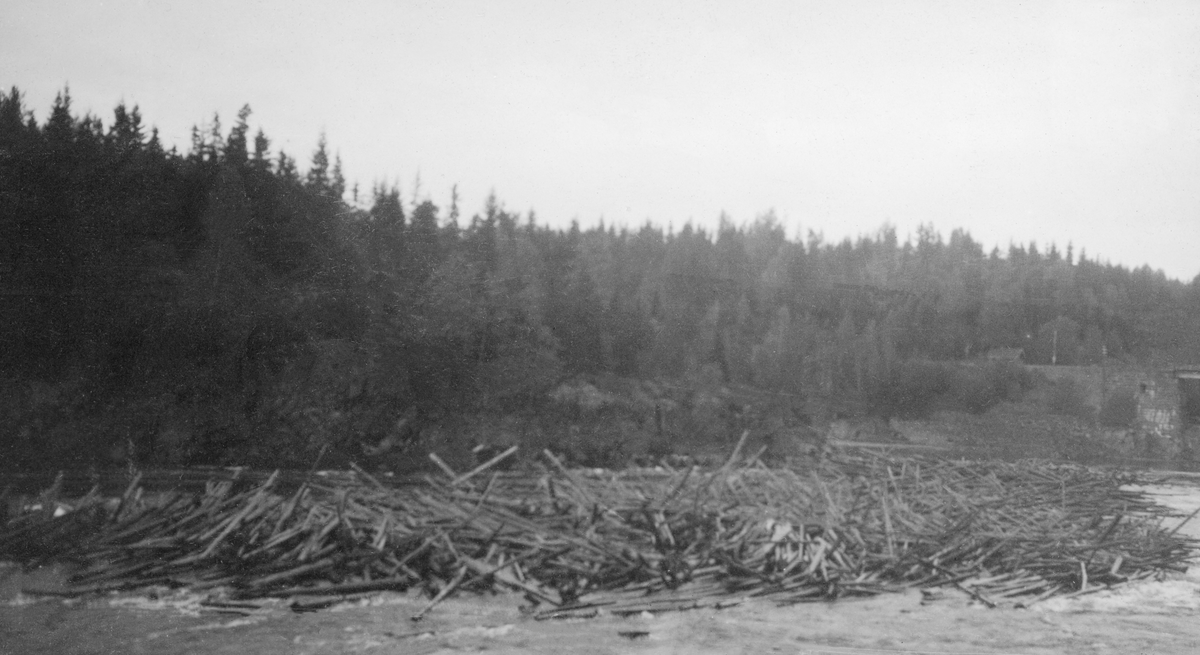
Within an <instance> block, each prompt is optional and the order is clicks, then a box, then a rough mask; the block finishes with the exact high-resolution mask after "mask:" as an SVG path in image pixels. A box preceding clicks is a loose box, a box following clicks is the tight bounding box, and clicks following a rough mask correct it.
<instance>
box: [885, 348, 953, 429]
mask: <svg viewBox="0 0 1200 655" xmlns="http://www.w3.org/2000/svg"><path fill="white" fill-rule="evenodd" d="M953 389H954V374H953V371H952V369H951V367H950V366H947V365H945V364H937V363H934V362H913V361H910V362H904V363H903V364H901V365H900V366H897V367H895V369H894V370H893V371H892V374H891V376H890V377H889V380H888V381H887V382H886V383H885V384H884V385H882V388H881V389H880V391H879V394H878V398H877V399H876V402H875V404H876V405H877V406H879V408H880V409H881V410H882V412H883V413H884V414H885V415H887V416H902V417H905V418H924V417H927V416H929V414H930V413H931V412H932V411H933V410H934V408H935V405H936V403H937V401H938V400H939V398H942V397H944V396H946V395H947V394H948V393H950V392H951V391H952V390H953Z"/></svg>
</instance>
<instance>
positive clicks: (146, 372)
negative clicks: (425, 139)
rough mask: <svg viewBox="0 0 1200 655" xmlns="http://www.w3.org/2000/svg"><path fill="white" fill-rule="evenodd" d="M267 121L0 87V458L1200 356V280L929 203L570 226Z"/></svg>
mask: <svg viewBox="0 0 1200 655" xmlns="http://www.w3.org/2000/svg"><path fill="white" fill-rule="evenodd" d="M249 117H250V108H249V107H245V108H243V110H242V111H241V112H239V113H238V115H237V116H236V117H235V118H234V120H233V121H232V125H231V126H229V127H228V129H226V128H224V127H223V125H222V121H221V120H220V118H219V117H217V116H214V117H213V118H212V120H211V121H210V122H209V123H208V124H207V125H205V126H203V127H198V128H195V129H194V131H193V137H192V143H191V147H190V148H189V149H188V151H187V152H179V151H178V150H177V149H175V148H171V149H165V148H164V146H163V144H162V143H161V142H160V139H159V136H158V133H157V130H155V129H153V128H149V127H147V125H146V123H145V122H144V119H143V117H142V116H141V115H140V113H139V110H138V108H137V107H133V108H130V107H127V106H125V105H124V104H122V105H118V106H117V107H116V109H115V110H114V112H113V115H112V117H111V118H110V119H107V120H102V119H101V118H100V117H97V116H92V115H84V116H79V115H77V114H75V113H73V111H72V107H71V99H70V95H69V93H68V92H67V91H65V90H64V91H63V92H62V93H61V94H60V95H59V97H58V98H57V100H56V101H55V103H54V105H53V107H52V108H51V109H50V113H49V115H48V117H47V118H46V120H44V121H43V122H40V123H39V122H38V121H36V120H35V119H34V116H33V114H32V113H31V111H30V110H29V108H28V107H26V106H25V105H24V102H23V99H22V95H21V93H20V91H19V90H18V89H16V88H13V89H12V90H11V91H10V92H9V93H8V94H6V95H5V94H0V233H2V234H3V235H4V236H3V238H2V239H0V343H2V344H3V348H0V371H2V379H0V385H2V386H0V391H2V395H0V398H2V399H3V400H2V401H0V424H2V429H3V432H4V435H5V436H4V442H3V455H0V457H3V458H4V459H5V460H6V461H9V462H14V463H19V462H24V463H36V462H46V461H70V462H75V463H84V462H93V463H95V462H100V463H102V464H104V463H111V462H112V461H114V460H116V461H119V460H121V459H126V460H135V461H138V462H149V463H165V462H169V463H175V464H180V463H221V464H228V463H257V464H264V463H265V464H276V465H306V464H307V463H310V462H312V461H313V459H314V457H315V456H316V453H318V452H320V451H321V450H329V448H328V447H329V446H332V451H333V452H334V454H335V455H336V453H339V452H340V453H342V454H343V455H342V456H343V457H349V456H350V455H357V456H360V457H361V452H362V451H363V450H364V448H366V447H364V446H363V444H379V443H380V442H381V440H384V441H386V439H387V438H389V436H395V435H394V433H396V432H397V431H398V430H401V427H402V428H403V429H404V430H409V431H412V430H414V429H415V428H413V427H412V426H415V425H421V426H446V425H450V424H452V423H453V422H454V421H456V420H461V417H462V416H464V415H467V414H472V415H489V416H496V417H513V416H532V415H537V414H539V413H544V412H545V411H546V410H545V406H546V405H547V403H550V402H551V400H550V398H551V396H552V395H553V394H552V392H553V391H554V390H555V389H556V388H559V387H560V385H562V384H563V382H564V381H568V380H576V379H599V378H607V379H639V380H684V379H686V380H693V381H695V380H701V381H704V383H705V384H714V385H725V386H733V387H744V388H754V389H760V390H766V391H770V392H776V393H780V394H786V395H789V396H790V397H804V398H812V397H835V396H836V397H840V398H853V399H855V400H856V401H858V402H859V403H860V404H861V406H862V407H863V408H865V409H864V411H866V412H871V413H878V414H880V415H885V416H886V415H889V414H896V413H904V412H919V411H920V410H921V407H920V403H919V402H917V401H916V400H914V396H912V394H911V393H909V391H911V387H912V386H913V384H914V383H913V381H912V378H913V372H914V371H917V370H919V368H920V367H921V366H928V363H929V362H932V361H946V360H970V359H973V358H978V357H980V356H982V355H984V354H986V353H988V352H989V351H991V352H994V351H996V349H1003V348H1011V349H1018V348H1019V349H1023V353H1024V354H1023V357H1024V361H1025V362H1026V363H1040V364H1049V363H1051V361H1053V362H1054V363H1056V364H1059V365H1064V364H1092V363H1099V362H1101V361H1104V360H1114V359H1115V360H1123V361H1138V362H1158V363H1170V362H1192V363H1198V362H1200V331H1197V329H1196V326H1197V325H1200V277H1198V278H1197V279H1195V280H1190V281H1178V280H1172V279H1168V278H1166V277H1165V276H1164V275H1163V274H1162V273H1160V272H1157V271H1155V270H1153V269H1151V268H1149V267H1141V268H1137V269H1134V270H1130V269H1128V268H1125V267H1122V266H1116V265H1111V264H1108V263H1105V262H1104V261H1103V260H1102V259H1101V258H1100V257H1099V255H1100V254H1099V253H1086V252H1083V251H1082V250H1077V249H1076V248H1075V247H1074V246H1073V245H1071V244H1038V243H1034V242H1029V243H1021V244H1012V245H1010V246H1009V247H1008V248H1007V249H1005V250H999V249H992V250H990V251H989V250H988V249H986V248H985V246H984V245H982V244H980V243H978V242H976V241H975V240H974V239H972V237H971V236H970V235H969V234H967V233H965V232H963V231H954V232H953V233H951V234H950V235H949V236H948V237H945V236H943V235H941V234H938V233H937V232H935V231H934V230H933V229H932V228H928V227H926V228H922V229H921V230H920V231H919V232H918V233H917V234H916V235H915V237H913V238H901V237H900V236H899V235H898V234H897V233H896V231H895V230H894V229H893V228H890V227H887V226H884V227H882V228H880V229H879V231H878V232H877V233H875V234H872V235H863V236H860V237H858V238H857V239H847V240H844V241H838V242H828V241H825V240H824V239H823V238H822V236H821V235H820V234H814V233H811V232H809V233H807V234H806V235H804V237H803V238H802V239H797V238H789V237H788V234H787V232H786V231H785V228H784V226H783V225H781V224H780V222H779V221H778V220H777V219H776V218H775V217H774V216H773V215H772V214H771V213H770V212H767V213H765V214H763V215H761V216H758V217H756V218H754V219H753V220H750V221H747V222H737V221H735V220H734V219H733V218H728V217H724V216H723V217H721V219H720V222H719V225H718V227H717V228H716V229H715V230H706V229H702V228H700V227H697V226H695V225H691V224H686V225H682V226H674V227H667V228H664V227H663V226H662V225H658V224H654V223H647V224H645V225H642V226H616V225H611V224H610V225H606V224H605V223H604V222H603V221H601V222H600V223H599V224H598V225H595V226H591V227H587V228H585V227H582V226H580V225H579V224H577V223H572V224H571V226H570V227H569V228H568V229H555V228H551V227H547V226H546V225H545V224H544V223H541V222H539V220H538V218H537V217H536V216H535V215H534V214H533V212H530V213H528V214H527V215H519V214H517V213H514V212H512V211H509V210H508V209H506V208H505V207H504V205H503V203H502V202H501V200H500V199H498V198H496V197H495V196H493V197H492V198H490V199H489V200H488V202H487V203H486V205H485V206H484V207H481V208H463V207H459V206H458V202H457V200H456V196H457V194H453V197H455V200H452V201H451V202H449V203H448V204H449V206H438V205H436V204H434V202H432V201H431V200H429V199H427V198H425V197H422V196H415V197H414V196H405V195H404V194H402V193H401V190H400V189H399V188H398V187H397V186H396V185H393V184H387V183H383V184H380V183H376V184H375V185H374V186H373V187H372V188H371V189H369V190H360V189H358V188H357V187H355V188H350V189H348V188H347V182H346V180H345V179H344V178H343V175H342V170H341V162H340V160H339V159H338V158H336V157H331V152H330V146H329V145H328V144H326V143H325V140H324V138H323V137H322V138H321V139H319V140H318V142H317V145H316V149H315V151H314V152H313V153H310V156H309V157H307V159H309V162H308V164H307V166H304V167H302V166H301V164H299V163H298V162H297V159H296V158H294V157H293V156H292V155H291V154H288V153H284V152H282V151H273V150H272V147H271V142H270V139H269V138H268V136H267V135H266V134H264V133H263V132H262V131H261V130H258V131H256V133H254V134H251V129H250V126H249V123H248V120H249ZM331 159H332V161H331ZM302 168H303V170H302ZM447 195H451V194H447ZM906 389H907V390H908V391H904V390H906ZM902 391H903V393H902ZM906 394H908V395H906ZM984 396H985V399H984V401H982V404H983V405H986V404H987V402H988V400H987V397H988V394H987V393H986V390H985V392H984ZM398 426H401V427H398ZM422 430H424V431H425V432H426V433H427V434H436V433H437V430H436V429H435V428H434V427H424V428H422ZM447 430H449V428H447ZM402 437H403V435H400V437H397V438H402Z"/></svg>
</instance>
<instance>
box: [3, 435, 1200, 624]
mask: <svg viewBox="0 0 1200 655" xmlns="http://www.w3.org/2000/svg"><path fill="white" fill-rule="evenodd" d="M739 445H740V444H739ZM508 454H511V449H510V451H509V452H508V453H505V454H503V455H501V456H499V457H496V458H493V459H492V460H491V461H490V462H488V463H486V464H485V465H483V466H480V467H477V468H476V469H475V470H472V471H470V472H468V473H467V474H465V475H459V474H457V473H456V472H455V471H453V470H452V469H450V467H449V466H447V465H445V463H444V462H441V461H440V460H436V459H435V462H437V463H438V464H439V467H441V468H443V469H444V472H445V474H446V476H445V479H444V480H439V479H430V480H428V481H427V482H426V483H425V484H421V485H415V486H405V487H399V488H392V487H388V486H387V485H386V484H384V483H382V482H380V481H379V480H377V479H375V478H373V477H371V476H369V474H367V473H366V472H363V471H359V472H358V474H357V475H356V476H355V478H350V480H351V481H347V478H342V479H341V480H340V481H337V482H329V481H324V480H321V479H320V478H318V477H316V476H310V477H309V479H308V481H307V482H305V483H304V484H302V485H301V486H300V488H299V489H296V490H294V491H291V492H288V493H284V492H282V490H280V489H279V488H277V477H276V476H274V475H272V476H271V477H270V478H268V479H267V480H266V481H265V482H263V483H256V484H251V483H245V482H239V480H236V479H235V480H232V481H230V480H224V481H213V482H211V483H209V484H208V485H207V488H206V490H205V492H204V493H201V494H195V495H181V494H175V495H170V496H151V495H149V494H145V493H142V491H141V488H140V487H139V485H138V481H137V480H134V481H132V482H131V484H130V485H129V487H128V489H127V490H126V491H125V493H124V494H122V496H121V497H120V498H119V499H104V498H101V497H100V496H99V494H97V493H92V494H89V495H88V496H87V497H85V498H83V499H79V500H77V501H75V502H74V503H72V507H73V511H70V512H68V513H66V514H62V515H60V516H55V515H54V512H53V511H46V509H45V508H46V507H49V506H51V504H53V503H54V502H56V500H57V499H55V498H53V497H52V496H53V493H52V492H47V493H46V494H43V496H42V497H41V499H40V502H39V503H38V509H37V510H36V511H32V510H31V511H24V512H19V513H17V514H16V515H15V516H13V517H12V518H11V519H9V520H8V522H7V523H6V524H4V525H3V527H0V557H5V558H9V559H16V560H19V561H23V562H33V561H39V562H40V561H47V560H62V561H68V562H74V563H75V564H76V565H77V568H76V569H75V571H76V572H75V573H74V575H73V577H72V578H71V586H70V587H69V588H68V589H67V590H65V591H55V592H46V593H55V594H57V595H85V594H94V593H103V592H108V591H113V590H128V589H137V588H140V587H147V586H151V585H168V586H177V587H190V588H193V589H222V590H224V592H225V593H224V596H223V597H224V598H226V601H223V602H241V603H244V602H245V601H247V600H250V599H255V598H292V599H295V601H294V602H295V604H296V607H297V608H298V610H297V611H308V610H312V609H317V608H320V607H323V606H326V605H327V604H328V603H329V602H330V601H328V600H317V601H302V600H300V599H301V598H305V597H309V598H311V597H320V598H326V599H327V598H329V597H333V598H338V597H346V596H349V595H360V594H364V593H370V592H378V591H382V590H405V589H410V588H413V587H417V588H420V589H423V590H424V591H425V592H426V593H427V594H428V595H429V597H430V602H429V604H428V606H427V607H426V608H425V609H424V610H422V611H421V612H420V613H419V614H417V615H416V616H414V617H413V618H414V619H419V618H421V617H422V616H424V615H425V614H426V613H427V612H429V611H430V610H432V609H434V608H435V607H436V605H437V604H438V603H440V602H441V601H442V600H444V599H445V598H448V597H450V596H451V595H453V594H455V593H458V592H463V591H474V592H478V591H485V590H493V589H506V590H510V591H514V592H516V593H518V594H521V595H523V596H524V597H525V598H526V599H527V600H528V601H529V602H530V603H531V604H532V605H534V606H536V610H535V616H537V617H539V618H555V617H565V616H588V615H592V614H595V613H596V612H598V611H606V612H612V613H617V614H627V613H636V612H642V611H650V612H660V611H667V610H677V609H689V608H697V607H725V606H730V605H734V604H737V603H739V602H742V601H743V600H744V599H746V598H751V597H760V598H769V599H774V600H775V601H777V602H779V603H798V602H812V601H818V600H828V599H835V598H839V597H844V596H861V595H872V594H879V593H886V592H890V591H896V590H901V589H905V588H910V587H920V588H930V587H939V586H950V587H955V588H958V589H960V590H962V591H963V592H965V593H967V594H969V595H970V596H971V597H973V598H975V599H976V600H978V601H979V602H981V603H983V604H985V605H988V606H991V607H994V606H997V605H999V604H1002V603H1017V604H1021V605H1026V606H1027V605H1029V604H1032V603H1035V602H1039V601H1041V600H1043V599H1046V598H1049V597H1053V596H1061V595H1071V594H1079V593H1087V592H1089V591H1094V590H1098V589H1103V588H1106V587H1107V586H1110V585H1114V584H1119V583H1121V582H1125V581H1128V580H1132V579H1142V578H1145V577H1148V576H1154V575H1158V574H1161V573H1162V572H1164V571H1169V570H1183V569H1185V568H1186V566H1187V560H1188V558H1189V557H1190V555H1191V552H1192V549H1193V547H1194V546H1195V544H1194V543H1193V542H1192V541H1191V540H1190V539H1189V538H1186V537H1184V536H1181V535H1180V534H1179V533H1178V532H1177V529H1176V530H1170V531H1168V530H1166V529H1164V528H1163V527H1162V525H1161V520H1162V519H1163V518H1164V517H1165V516H1167V514H1168V512H1167V510H1166V509H1165V508H1163V507H1161V506H1158V505H1156V504H1154V503H1153V502H1152V501H1151V500H1150V499H1148V498H1147V497H1145V496H1144V495H1142V494H1139V493H1136V492H1132V491H1129V490H1126V489H1124V488H1122V485H1123V484H1125V483H1128V482H1130V481H1131V480H1132V478H1131V477H1130V475H1129V474H1123V473H1113V472H1104V471H1100V470H1094V469H1087V468H1083V467H1077V466H1062V465H1054V464H1046V463H1034V462H1021V463H1002V462H961V461H944V460H938V459H933V458H925V457H895V456H882V455H870V454H867V455H853V456H852V455H849V454H845V453H843V454H841V455H835V456H833V457H831V458H830V459H829V460H827V461H824V462H822V463H820V464H819V465H817V466H815V467H809V468H808V469H787V468H784V469H770V468H767V467H765V466H764V465H762V464H761V463H760V462H757V461H756V460H754V459H751V460H750V461H752V462H754V463H753V464H751V465H741V466H735V462H736V460H737V458H736V456H735V457H731V458H730V459H729V461H727V462H726V463H725V464H724V465H723V466H721V467H720V468H719V469H716V470H711V471H704V470H700V469H698V468H696V469H687V470H683V471H674V470H672V471H655V470H645V469H642V470H627V471H586V470H569V469H567V468H566V467H565V466H564V465H563V464H562V462H561V461H559V460H557V459H556V458H555V457H554V456H553V455H552V454H550V453H546V463H547V466H546V467H544V468H543V469H542V470H541V471H525V472H503V473H500V472H494V473H488V468H489V467H490V466H493V465H494V464H496V463H498V462H499V461H500V460H501V459H503V458H504V457H506V456H507V455H508ZM735 455H736V453H735ZM354 479H357V482H355V481H352V480H354ZM30 591H31V592H32V591H36V590H30Z"/></svg>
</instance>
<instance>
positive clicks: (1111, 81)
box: [0, 0, 1200, 281]
mask: <svg viewBox="0 0 1200 655" xmlns="http://www.w3.org/2000/svg"><path fill="white" fill-rule="evenodd" d="M0 84H2V85H3V86H4V87H5V88H7V87H9V86H12V85H16V86H17V87H19V88H20V89H21V90H22V91H23V92H24V93H25V99H26V104H27V106H28V107H30V108H32V109H33V110H34V111H35V115H36V116H37V118H38V119H39V120H44V119H45V117H46V115H47V114H48V112H49V108H50V106H51V103H52V102H53V100H54V96H55V94H56V93H57V92H59V91H60V90H61V89H62V88H63V87H64V86H66V85H69V86H70V92H71V96H72V98H73V100H74V107H75V109H76V110H77V111H81V112H82V111H91V112H93V113H95V114H97V115H99V116H101V117H102V118H103V119H105V120H106V122H107V121H108V120H110V119H111V116H112V108H113V107H114V106H115V105H116V104H117V103H118V102H120V101H124V102H125V103H127V104H129V105H134V104H136V105H138V106H139V107H140V109H141V112H142V115H143V116H144V117H145V119H146V120H147V121H148V122H150V123H152V124H154V125H156V126H157V127H158V128H159V130H160V133H161V137H162V139H163V140H164V142H166V143H167V144H168V145H170V144H176V145H178V146H179V147H180V149H181V150H186V148H187V145H188V143H189V142H190V130H191V127H192V125H195V124H203V123H206V122H208V121H210V120H211V118H212V115H213V113H214V112H217V113H219V114H220V116H221V118H222V121H223V124H224V125H225V126H226V128H228V126H229V125H231V124H232V122H233V118H234V116H235V114H236V113H237V111H238V109H239V108H240V107H241V106H242V105H243V104H247V103H248V104H249V105H250V106H251V108H252V109H253V112H254V113H253V114H252V116H251V119H250V122H251V125H252V129H257V128H258V127H260V126H261V127H262V128H263V129H264V131H265V132H266V134H267V136H268V137H270V138H271V139H272V146H273V150H277V149H279V148H282V149H284V150H285V151H287V152H288V154H290V155H292V156H293V157H295V158H297V159H298V160H299V161H300V163H301V167H302V168H304V167H305V166H306V165H307V162H308V161H309V159H310V157H311V155H312V152H313V150H314V149H315V147H316V142H317V139H318V136H319V135H320V134H321V133H322V132H324V134H325V135H326V137H327V139H328V142H329V146H330V148H331V149H332V150H335V151H337V152H338V153H339V154H340V156H341V158H342V160H343V166H344V170H345V173H346V176H347V178H349V180H350V182H352V183H353V182H355V181H357V182H358V183H359V184H360V186H361V188H362V189H363V190H364V192H363V193H364V195H366V191H365V190H367V189H370V187H371V185H372V184H373V183H374V182H375V181H381V180H382V181H389V182H393V181H394V182H398V183H399V185H400V189H401V194H402V196H403V197H404V198H405V199H406V200H407V201H411V200H413V198H414V197H416V198H418V199H421V200H424V199H426V198H428V199H431V200H433V201H434V202H435V203H437V204H439V205H440V206H442V207H443V208H445V207H447V206H448V205H449V201H450V195H451V188H452V186H454V185H457V186H458V190H459V195H460V198H461V201H460V202H461V206H462V210H463V213H464V214H465V215H467V216H470V215H471V214H472V213H474V212H478V211H481V210H482V207H483V203H484V199H485V197H486V196H487V194H488V193H489V192H491V191H495V193H496V195H497V197H498V198H499V200H500V201H501V203H502V204H503V205H504V207H505V208H506V209H508V210H510V211H514V212H519V213H521V214H525V213H527V212H528V211H530V210H534V211H535V212H536V215H537V218H538V220H539V221H541V222H544V223H549V224H551V225H555V226H566V225H567V224H569V222H570V221H571V220H578V221H579V222H580V223H581V224H582V225H584V226H585V227H586V226H589V225H594V224H596V222H597V221H598V220H600V219H604V220H605V221H606V223H608V224H617V225H623V226H628V227H631V228H636V227H639V226H640V225H641V224H643V223H644V222H645V221H647V220H650V221H652V222H654V223H656V224H658V225H662V226H667V225H671V226H673V227H674V228H675V229H678V228H680V227H681V226H682V225H683V224H684V223H686V222H688V221H691V222H693V223H694V224H697V225H702V226H713V225H715V224H716V223H717V221H718V217H719V216H720V215H721V214H722V212H724V213H725V214H727V215H728V216H729V217H730V218H731V219H732V220H733V221H734V222H735V223H738V224H741V223H745V222H749V221H753V220H754V219H755V218H756V217H758V216H761V215H763V214H764V213H766V212H768V211H773V212H774V213H775V215H776V216H777V217H778V218H779V219H780V221H781V222H782V223H784V225H785V226H786V227H787V228H788V230H789V234H790V235H792V236H793V237H805V236H806V235H807V233H808V232H809V231H810V230H811V231H814V232H818V233H821V234H823V235H824V237H825V239H826V240H827V241H837V240H841V239H843V238H845V237H856V236H859V235H863V234H872V233H875V232H876V231H877V230H878V229H879V228H880V227H881V226H883V225H884V224H885V223H887V224H891V225H893V226H895V227H896V229H897V231H898V232H899V234H900V235H901V236H902V237H903V236H905V235H915V233H916V229H917V227H918V226H919V225H921V224H923V223H930V224H932V225H933V226H934V227H935V228H936V229H937V230H938V231H940V232H941V233H942V234H943V235H945V236H948V235H949V233H950V231H951V230H953V229H956V228H962V229H965V230H967V231H968V232H970V233H971V235H972V236H973V237H974V238H975V239H976V240H978V241H980V242H982V243H983V244H984V246H985V247H986V248H987V249H989V250H990V248H991V247H992V246H999V247H1000V248H1001V250H1002V251H1004V250H1006V249H1007V247H1008V244H1009V243H1010V242H1014V241H1016V242H1020V243H1026V244H1027V243H1028V242H1030V241H1036V242H1037V243H1038V245H1039V248H1041V249H1045V248H1046V247H1047V246H1048V244H1050V243H1056V244H1057V245H1058V246H1059V248H1060V250H1061V249H1064V248H1065V246H1066V244H1067V243H1068V242H1070V243H1073V245H1074V247H1075V250H1076V252H1078V251H1079V250H1080V249H1085V250H1086V251H1087V253H1088V255H1089V257H1093V258H1095V257H1098V258H1100V259H1101V260H1107V261H1111V262H1113V263H1118V264H1123V265H1126V266H1130V267H1139V266H1142V265H1145V264H1148V265H1150V266H1151V267H1152V268H1154V269H1160V270H1163V271H1164V272H1165V273H1166V274H1167V275H1168V276H1169V277H1173V278H1176V279H1181V280H1183V281H1190V280H1191V279H1193V278H1194V277H1196V276H1197V274H1200V2H1197V1H1195V0H1154V1H1152V2H1135V1H1125V2H1102V1H1098V0H1085V1H1055V0H1039V1H1038V2H1017V1H1015V0H1008V1H1003V2H989V1H987V0H972V1H970V2H963V1H961V0H949V1H935V0H903V1H884V0H876V1H863V0H830V1H824V0H817V1H806V0H784V1H780V2H746V1H734V2H705V1H703V0H686V1H681V2H674V1H669V2H668V1H662V0H637V1H633V2H626V1H623V0H605V1H604V2H599V1H593V2H572V1H570V0H551V1H546V2H529V1H517V0H513V1H509V0H494V1H473V2H461V1H457V0H439V1H436V2H417V1H408V2H404V1H384V0H378V1H372V0H358V1H344V2H338V3H333V2H311V1H308V0H287V1H274V0H271V1H255V0H241V1H225V0H215V1H214V0H205V1H204V2H188V1H178V2H150V1H139V0H120V1H115V2H99V1H95V0H92V1H87V2H81V1H71V0H63V1H56V2H46V1H45V0H34V1H31V0H5V1H4V2H3V3H0ZM418 179H419V181H420V183H419V187H418V185H417V180H418Z"/></svg>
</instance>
